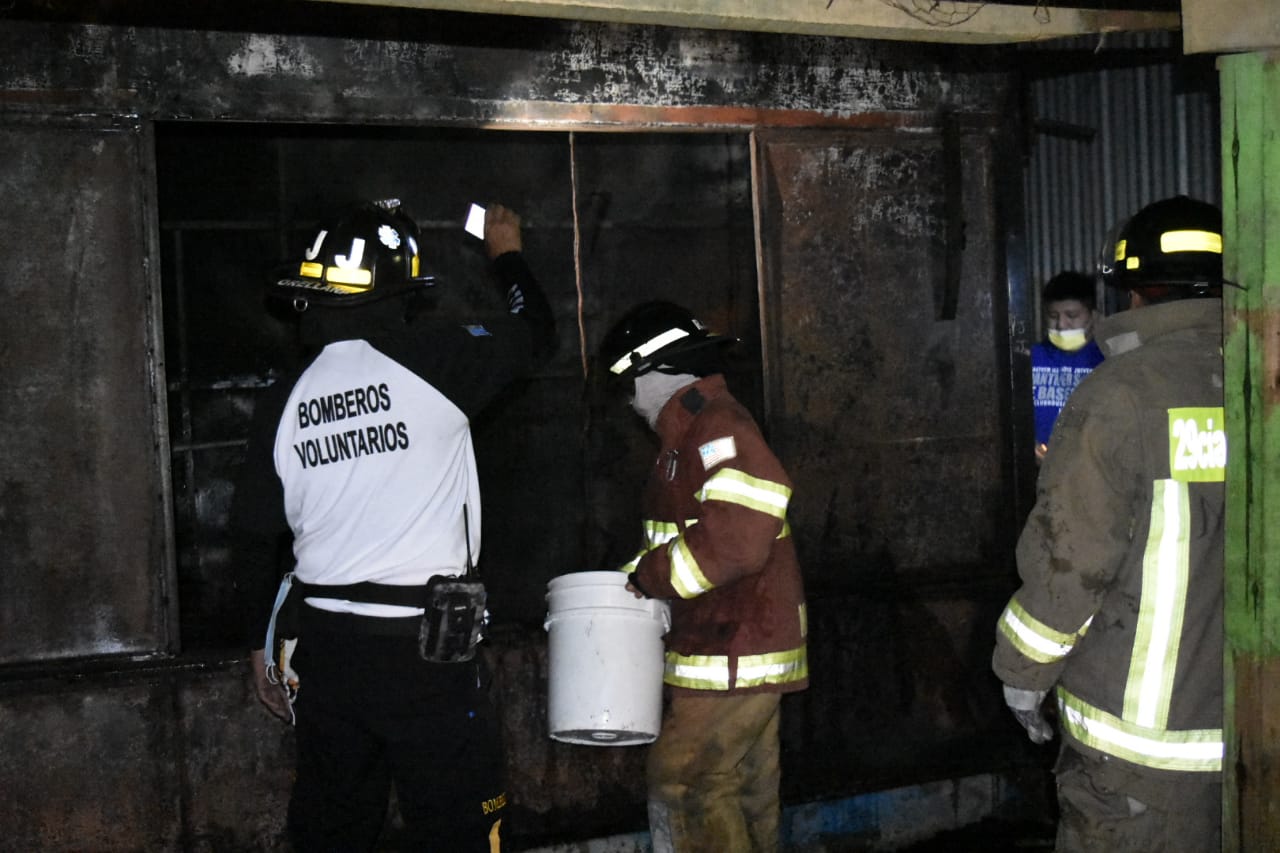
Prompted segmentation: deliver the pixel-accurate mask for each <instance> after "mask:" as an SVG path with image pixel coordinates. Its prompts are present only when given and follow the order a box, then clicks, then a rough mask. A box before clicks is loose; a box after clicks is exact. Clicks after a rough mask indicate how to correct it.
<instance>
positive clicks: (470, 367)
mask: <svg viewBox="0 0 1280 853" xmlns="http://www.w3.org/2000/svg"><path fill="white" fill-rule="evenodd" d="M485 244H486V249H487V252H488V254H489V256H490V257H491V258H492V259H493V262H494V268H495V271H496V273H497V277H498V279H499V282H500V285H501V288H502V295H503V296H504V297H505V298H506V301H507V307H508V311H505V312H504V311H499V312H495V315H494V316H489V315H486V316H484V317H469V318H457V317H446V316H443V315H442V314H440V313H438V312H436V311H433V310H432V306H431V305H430V304H429V297H428V296H427V294H428V293H429V289H430V287H431V285H432V284H433V283H434V282H433V279H432V278H430V277H429V276H426V275H425V274H424V270H423V269H422V267H421V259H420V257H419V247H418V229H417V226H416V225H415V223H414V221H413V220H412V218H411V217H410V216H409V215H408V214H407V213H406V212H405V210H404V209H403V208H402V207H400V205H399V202H398V201H396V200H386V201H380V202H371V203H368V204H363V205H360V206H359V207H357V208H355V209H353V210H351V211H349V212H348V213H347V214H346V215H344V216H343V217H342V218H341V219H339V220H338V221H336V222H335V223H334V224H332V225H326V226H325V227H322V228H321V229H320V230H319V231H318V233H317V234H316V235H315V237H314V240H313V241H312V243H311V245H310V248H309V249H307V251H306V253H305V257H304V258H303V259H302V260H300V261H299V262H297V263H295V264H293V265H292V266H291V267H290V268H289V269H288V271H287V272H286V274H284V275H282V276H279V277H277V279H276V281H275V282H274V283H273V285H272V286H271V288H270V289H271V291H272V292H273V295H275V296H277V297H283V298H284V299H285V300H286V301H288V302H290V303H292V304H293V305H294V307H295V308H296V309H297V310H299V311H301V312H302V316H301V324H302V331H303V338H304V342H306V343H308V344H309V345H310V346H312V347H314V349H315V350H316V352H315V354H314V357H312V358H311V359H310V360H309V361H308V362H307V363H306V365H305V367H304V368H303V369H302V370H301V372H300V373H299V374H298V375H296V376H290V377H286V378H285V379H284V380H283V381H280V382H277V383H275V385H274V386H273V387H272V388H271V389H269V391H268V392H267V393H265V394H264V395H263V397H262V399H260V400H259V401H258V404H257V409H256V411H255V417H254V426H253V430H252V434H251V436H250V443H249V448H248V450H247V455H246V459H245V465H244V474H243V476H242V477H241V478H240V480H239V481H238V484H237V492H236V500H235V509H234V510H233V529H234V532H235V534H236V536H237V549H238V560H237V562H238V567H239V570H240V575H241V577H240V587H241V590H242V594H244V595H245V596H246V600H247V603H246V608H247V610H248V615H247V618H248V621H249V625H248V630H249V632H250V641H249V646H250V648H251V649H254V651H253V652H252V653H251V655H250V659H251V662H252V666H253V670H254V673H255V680H256V686H257V690H258V695H259V698H260V699H261V700H262V701H263V703H264V704H265V705H266V706H267V707H268V708H269V709H270V710H271V711H272V712H273V713H275V714H276V715H277V716H279V717H281V718H283V719H295V721H296V726H297V777H296V782H295V786H294V790H293V795H292V798H291V801H290V806H289V821H288V823H289V831H290V835H291V837H292V839H293V842H294V845H295V847H296V849H298V850H300V851H313V850H324V851H339V850H367V849H370V848H371V847H372V846H373V845H374V843H375V842H376V840H377V838H378V836H379V834H380V832H381V830H382V825H383V821H384V818H385V815H386V812H387V805H388V797H389V793H390V788H391V785H392V783H393V782H394V784H395V787H396V798H397V801H398V803H399V808H400V813H401V815H402V817H403V818H404V820H405V825H406V832H407V835H408V844H409V846H410V847H411V848H412V849H426V850H439V851H448V853H455V851H458V853H462V852H463V851H483V853H492V851H497V850H500V849H502V848H501V840H502V838H504V837H506V836H507V835H508V834H509V833H508V829H509V821H508V823H507V826H504V825H503V821H504V818H505V817H506V815H507V814H508V812H509V809H508V808H507V807H506V806H507V798H506V793H505V789H504V787H503V779H502V776H503V772H502V771H503V753H502V745H501V740H500V736H499V727H498V720H497V718H496V716H495V715H494V713H493V710H492V708H491V707H490V705H489V700H488V697H487V695H486V691H485V690H484V685H485V682H486V678H485V676H484V673H483V672H482V667H481V666H480V661H479V659H478V658H477V657H476V655H475V643H476V641H477V639H478V637H479V634H480V631H481V629H482V626H483V622H484V619H485V612H486V611H485V599H484V593H483V587H482V585H481V584H479V583H478V582H477V581H476V578H475V576H474V574H472V573H471V568H472V566H473V565H474V562H475V561H476V560H477V559H478V558H479V555H480V523H481V519H480V492H479V484H478V481H477V476H476V462H475V457H474V454H473V450H472V443H471V432H470V419H471V418H472V417H473V416H474V415H476V414H477V413H478V412H479V411H480V410H481V409H483V408H484V407H485V406H486V405H487V404H488V403H490V402H491V401H492V400H493V399H494V398H495V397H496V396H497V394H498V393H499V392H500V391H502V390H503V389H504V388H505V387H507V386H508V385H509V384H511V383H512V382H513V381H515V380H517V379H519V378H521V377H522V376H524V375H526V374H528V373H529V372H530V370H531V369H532V368H533V367H535V366H536V365H538V364H539V363H540V362H541V361H542V360H544V359H546V358H547V357H549V356H550V354H551V353H552V352H553V351H554V349H555V334H556V333H555V325H554V321H553V318H552V314H551V310H550V308H549V306H548V304H547V300H546V298H545V296H544V295H543V293H542V291H541V290H540V289H539V287H538V285H537V283H536V282H535V280H534V278H533V276H532V275H531V274H530V272H529V269H528V267H527V266H526V265H525V262H524V260H523V256H522V254H521V236H520V219H519V217H518V216H517V215H516V214H515V213H513V212H512V211H509V210H507V209H505V208H502V207H499V206H494V207H491V208H490V209H489V211H488V216H487V222H486V227H485ZM282 536H283V541H289V538H290V537H291V540H292V564H293V568H292V572H291V573H290V574H289V575H288V576H286V581H285V583H283V584H282V585H281V588H280V594H279V595H278V596H277V607H276V609H275V611H274V612H273V611H272V609H271V607H270V604H271V592H270V589H271V586H270V585H273V584H274V583H275V582H276V581H277V580H278V579H279V572H278V569H277V562H276V553H277V551H276V547H277V546H276V543H277V542H278V541H281V537H282ZM433 578H434V579H435V580H434V581H433ZM286 592H287V593H288V594H287V595H286V594H285V593H286ZM268 623H270V628H271V630H270V635H271V639H270V641H269V642H268V641H267V640H266V639H265V638H266V637H267V634H268V632H267V626H268ZM281 640H284V641H286V642H280V641H281ZM268 646H270V648H269V649H268V648H266V647H268ZM281 650H283V651H284V652H285V654H286V655H287V657H284V658H282V657H280V656H279V655H278V652H279V651H281ZM291 700H292V701H291Z"/></svg>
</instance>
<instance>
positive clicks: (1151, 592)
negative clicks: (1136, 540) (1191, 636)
mask: <svg viewBox="0 0 1280 853" xmlns="http://www.w3.org/2000/svg"><path fill="white" fill-rule="evenodd" d="M1152 486H1153V493H1152V500H1151V529H1150V533H1149V534H1148V535H1147V547H1146V551H1145V552H1144V554H1143V557H1142V600H1141V603H1140V604H1139V606H1138V621H1137V628H1136V631H1135V634H1134V640H1133V652H1132V657H1131V658H1130V660H1129V679H1128V682H1127V683H1126V684H1125V690H1124V719H1126V720H1129V721H1131V722H1133V723H1134V724H1136V725H1139V726H1144V727H1147V728H1155V729H1164V728H1165V727H1167V726H1168V724H1169V705H1170V703H1171V702H1172V701H1173V678H1174V672H1175V670H1176V669H1177V665H1178V646H1179V644H1180V641H1181V639H1182V621H1183V616H1184V615H1185V614H1186V609H1187V589H1188V587H1189V585H1190V582H1191V568H1190V540H1191V530H1190V527H1191V498H1190V494H1189V492H1188V488H1187V484H1186V483H1181V482H1178V481H1176V480H1157V481H1156V482H1155V483H1153V484H1152Z"/></svg>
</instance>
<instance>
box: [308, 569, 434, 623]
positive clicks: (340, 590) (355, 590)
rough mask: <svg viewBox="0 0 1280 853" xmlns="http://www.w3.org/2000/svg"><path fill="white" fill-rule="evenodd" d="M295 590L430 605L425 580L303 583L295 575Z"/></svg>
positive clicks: (311, 594) (366, 600)
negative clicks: (410, 582)
mask: <svg viewBox="0 0 1280 853" xmlns="http://www.w3.org/2000/svg"><path fill="white" fill-rule="evenodd" d="M293 591H294V593H295V594H297V595H299V596H301V597H303V598H337V599H342V600H345V601H358V602H360V603H362V604H392V605H396V606H398V607H426V606H427V585H426V584H414V585H412V586H397V585H395V584H389V583H374V582H372V581H363V582H361V583H347V584H325V583H304V582H303V581H300V580H298V579H297V577H294V579H293ZM313 609H314V608H313ZM413 618H415V619H417V618H418V617H416V616H415V617H413Z"/></svg>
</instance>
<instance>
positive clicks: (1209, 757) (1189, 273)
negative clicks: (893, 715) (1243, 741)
mask: <svg viewBox="0 0 1280 853" xmlns="http://www.w3.org/2000/svg"><path fill="white" fill-rule="evenodd" d="M1221 222H1222V219H1221V215H1220V213H1219V212H1218V210H1217V209H1216V208H1214V207H1212V206H1211V205H1208V204H1205V203H1203V202H1197V201H1193V200H1191V199H1188V198H1186V197H1182V196H1180V197H1177V198H1173V199H1166V200H1165V201H1161V202H1157V203H1155V204H1152V205H1150V206H1148V207H1146V208H1143V209H1142V210H1141V211H1140V212H1139V213H1138V214H1137V215H1135V216H1134V217H1133V218H1132V219H1131V220H1129V222H1128V223H1127V224H1126V225H1125V226H1124V228H1123V229H1122V230H1121V231H1120V234H1119V237H1118V239H1117V240H1116V242H1115V243H1114V244H1112V246H1110V247H1109V251H1108V252H1107V254H1106V255H1105V257H1104V265H1103V270H1102V272H1103V277H1104V280H1105V281H1106V282H1107V283H1108V284H1109V285H1112V286H1117V287H1121V288H1124V289H1126V290H1128V291H1129V293H1130V301H1129V308H1130V310H1128V311H1123V312H1121V313H1119V314H1117V315H1115V316H1112V317H1109V318H1107V319H1106V320H1103V321H1101V322H1100V323H1099V324H1098V327H1097V339H1098V341H1099V343H1100V344H1101V346H1102V348H1103V350H1104V351H1105V352H1106V360H1105V361H1104V362H1103V363H1102V364H1101V365H1099V366H1098V367H1097V368H1096V369H1095V370H1094V371H1093V373H1092V374H1090V375H1089V376H1088V377H1086V378H1085V380H1084V381H1083V382H1082V383H1081V384H1080V385H1079V386H1078V387H1077V388H1076V390H1075V392H1074V393H1073V394H1072V396H1071V398H1070V399H1069V400H1068V401H1067V405H1066V408H1064V409H1063V412H1062V415H1061V416H1060V417H1059V419H1058V422H1057V426H1055V428H1054V440H1053V443H1052V444H1051V445H1050V449H1049V452H1048V455H1047V457H1046V459H1045V463H1044V467H1043V468H1042V470H1041V472H1040V479H1039V483H1038V486H1037V498H1036V505H1035V508H1034V509H1033V510H1032V512H1031V517H1030V518H1029V519H1028V521H1027V524H1026V527H1025V528H1024V529H1023V531H1022V536H1021V538H1020V539H1019V541H1018V549H1017V561H1018V572H1019V574H1020V575H1021V578H1022V586H1021V587H1020V588H1019V589H1018V591H1017V592H1016V593H1015V594H1014V596H1013V598H1012V600H1010V602H1009V604H1008V606H1007V607H1006V608H1005V610H1004V613H1003V614H1002V616H1001V618H1000V622H999V629H998V631H997V636H996V649H995V656H994V669H995V673H996V675H997V676H999V678H1000V680H1001V681H1003V682H1004V693H1005V698H1006V701H1007V703H1008V704H1009V707H1010V708H1011V709H1012V711H1013V713H1014V715H1015V716H1016V717H1017V718H1018V720H1019V722H1021V723H1022V725H1023V726H1024V727H1025V728H1026V730H1027V733H1028V734H1029V735H1030V737H1031V739H1032V740H1033V741H1035V742H1037V743H1044V742H1046V741H1048V740H1049V739H1050V738H1051V737H1052V736H1053V732H1052V729H1051V728H1050V727H1049V724H1048V722H1047V721H1046V720H1045V718H1044V717H1043V716H1042V714H1041V710H1040V708H1041V702H1042V700H1043V699H1044V697H1045V695H1046V694H1047V692H1048V691H1049V690H1051V689H1055V688H1056V694H1057V708H1058V717H1059V721H1060V729H1061V732H1062V736H1063V744H1062V750H1061V755H1060V757H1059V759H1058V764H1057V767H1056V768H1055V774H1056V776H1057V784H1058V801H1059V806H1060V819H1059V826H1058V840H1057V849H1058V850H1059V851H1085V850H1090V851H1094V850H1106V851H1116V853H1121V852H1122V851H1142V853H1152V851H1176V853H1200V852H1201V851H1216V850H1218V849H1220V844H1221V842H1220V834H1221V808H1222V805H1221V797H1222V794H1221V771H1222V757H1223V739H1222V654H1223V639H1222V584H1223V504H1224V483H1223V481H1224V475H1225V471H1226V462H1227V447H1226V434H1225V432H1224V428H1223V426H1224V425H1223V374H1222V303H1221V298H1220V297H1221V289H1222V236H1221V234H1222V226H1221Z"/></svg>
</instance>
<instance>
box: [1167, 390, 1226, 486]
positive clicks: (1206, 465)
mask: <svg viewBox="0 0 1280 853" xmlns="http://www.w3.org/2000/svg"><path fill="white" fill-rule="evenodd" d="M1225 427H1226V418H1225V416H1224V413H1223V409H1222V407H1220V406H1219V407H1217V408H1186V409H1170V410H1169V472H1170V476H1171V477H1172V478H1173V479H1175V480H1179V481H1181V482H1184V483H1221V482H1222V481H1223V480H1225V479H1226V475H1227V432H1226V429H1225Z"/></svg>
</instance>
